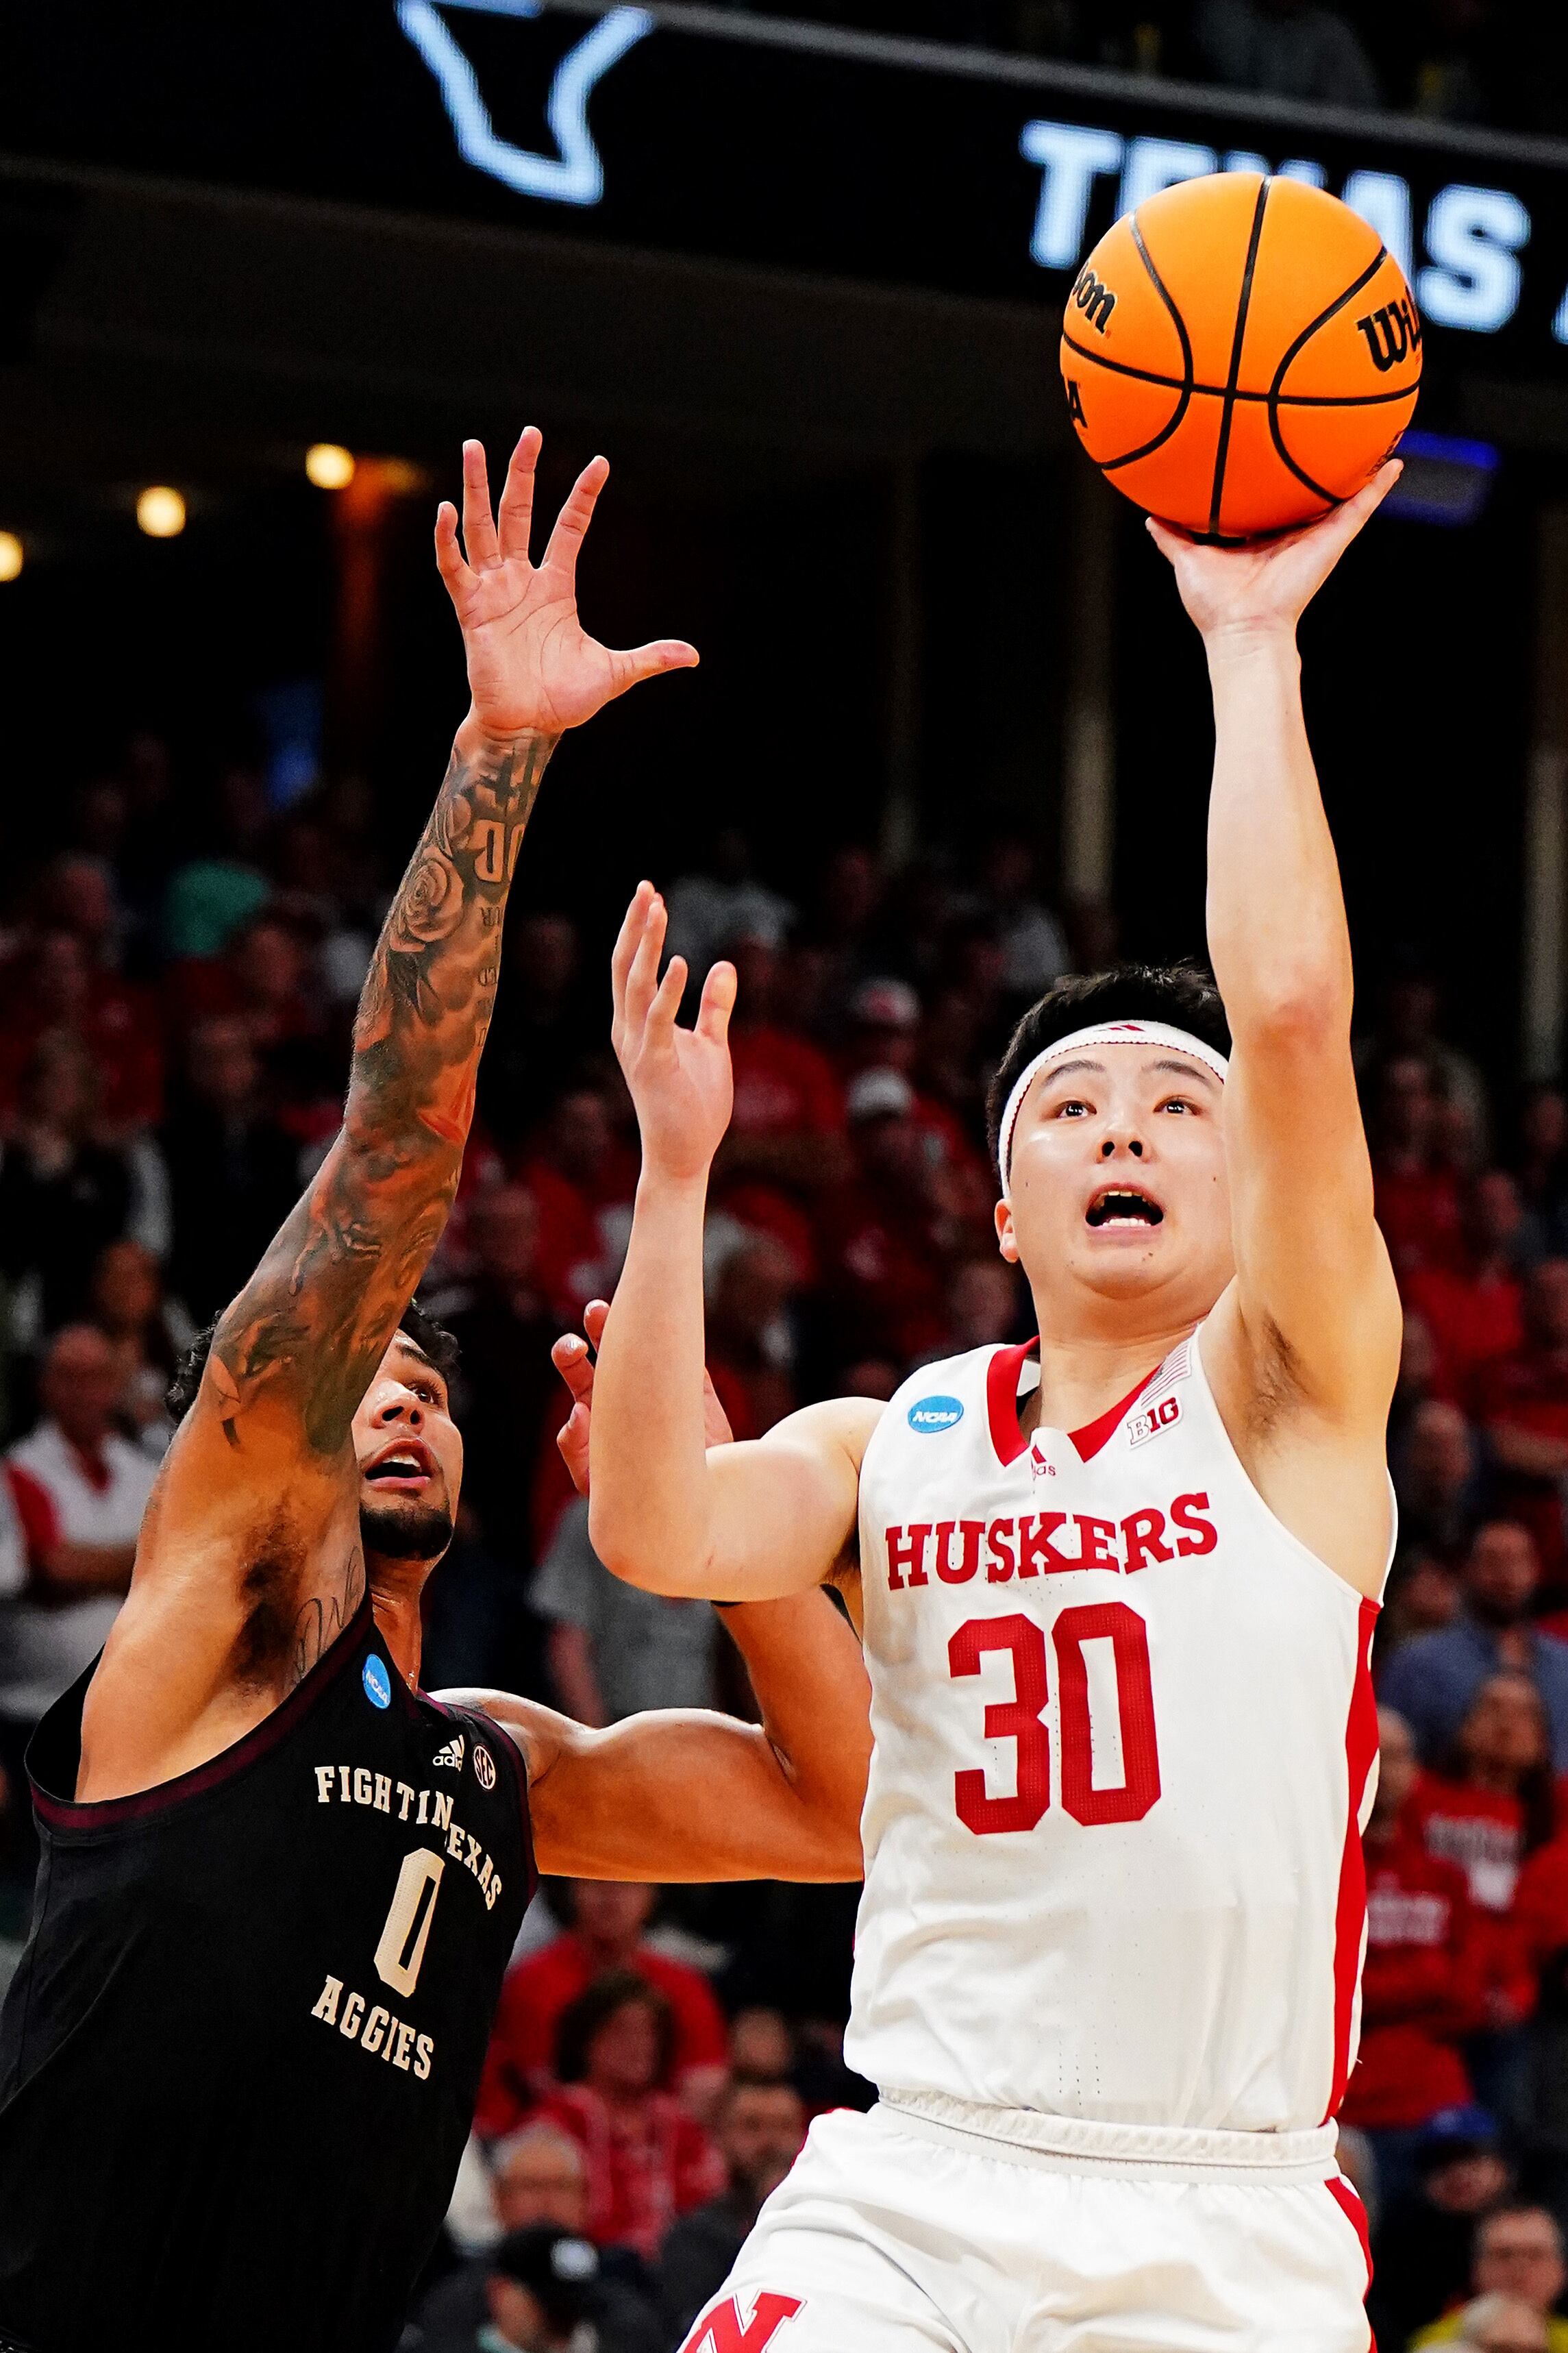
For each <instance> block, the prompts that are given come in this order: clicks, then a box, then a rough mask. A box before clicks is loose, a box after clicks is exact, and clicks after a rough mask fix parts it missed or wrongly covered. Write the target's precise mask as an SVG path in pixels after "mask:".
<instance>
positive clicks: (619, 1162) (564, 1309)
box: [519, 1082, 637, 1323]
mask: <svg viewBox="0 0 1568 2353" xmlns="http://www.w3.org/2000/svg"><path fill="white" fill-rule="evenodd" d="M519 1173H520V1175H521V1177H522V1181H523V1182H524V1184H525V1185H526V1186H527V1187H528V1189H529V1191H530V1192H531V1194H532V1196H533V1198H534V1201H535V1203H536V1204H537V1206H538V1210H539V1250H538V1266H539V1282H540V1287H541V1289H542V1291H543V1293H544V1295H545V1297H546V1299H547V1300H548V1301H549V1303H550V1309H551V1313H552V1314H553V1315H556V1316H559V1317H560V1319H561V1320H562V1322H563V1323H574V1322H575V1321H576V1319H577V1318H578V1316H579V1315H580V1314H582V1311H583V1307H584V1303H585V1302H586V1301H588V1300H589V1299H591V1298H593V1297H594V1296H595V1293H599V1294H601V1295H605V1296H607V1295H608V1293H609V1292H610V1291H611V1290H612V1289H613V1288H614V1283H615V1275H616V1271H618V1268H619V1262H620V1253H621V1251H623V1250H625V1247H626V1234H627V1233H629V1232H630V1230H631V1201H632V1195H633V1194H634V1193H635V1192H636V1190H637V1154H636V1152H635V1151H633V1150H631V1149H629V1148H628V1147H627V1146H626V1145H625V1144H624V1143H623V1142H622V1140H621V1139H620V1137H618V1136H617V1134H616V1129H615V1124H614V1122H613V1120H612V1118H611V1114H610V1107H609V1104H608V1103H607V1102H606V1100H605V1095H604V1093H603V1092H601V1091H600V1089H599V1088H598V1087H597V1086H595V1085H593V1084H590V1083H588V1082H584V1083H582V1084H580V1085H576V1086H572V1087H569V1088H568V1089H567V1090H566V1092H565V1093H564V1094H563V1095H562V1096H560V1097H559V1099H558V1100H557V1101H556V1102H555V1103H553V1104H552V1106H551V1108H550V1111H549V1113H548V1114H547V1116H546V1118H545V1120H544V1122H543V1124H542V1126H541V1127H540V1129H539V1130H538V1132H537V1134H535V1136H534V1138H533V1140H532V1142H531V1145H530V1146H529V1148H528V1150H527V1151H526V1152H525V1153H524V1154H523V1155H522V1160H521V1168H520V1171H519ZM612 1261H613V1263H612Z"/></svg>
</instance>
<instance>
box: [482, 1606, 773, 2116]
mask: <svg viewBox="0 0 1568 2353" xmlns="http://www.w3.org/2000/svg"><path fill="white" fill-rule="evenodd" d="M703 1606H704V1607H706V1604H704V1605H703ZM656 1893H657V1891H656V1890H655V1889H653V1888H651V1887H634V1886H631V1885H629V1884H624V1883H615V1882H610V1881H600V1880H592V1879H579V1880H574V1882H573V1885H572V1926H570V1928H568V1929H567V1930H566V1932H565V1934H564V1935H563V1936H557V1937H555V1938H553V1939H552V1942H551V1943H550V1944H548V1945H546V1946H544V1947H542V1950H541V1951H539V1952H537V1953H531V1954H530V1955H529V1956H528V1957H527V1958H526V1959H525V1960H521V1961H519V1962H517V1963H515V1964H514V1966H513V1967H512V1968H510V1969H509V1970H508V1972H507V1977H506V1982H505V1984H504V1985H503V1986H502V1988H501V1997H500V2007H499V2008H498V2010H497V2011H496V2021H495V2026H494V2029H493V2031H492V2032H491V2035H490V2047H489V2055H488V2056H487V2058H486V2061H485V2073H484V2081H483V2083H482V2084H481V2085H480V2088H479V2106H478V2110H477V2112H476V2116H475V2123H476V2125H477V2127H478V2129H479V2131H480V2132H481V2133H483V2134H484V2135H485V2136H486V2137H492V2136H494V2135H496V2134H498V2133H506V2132H510V2131H511V2130H512V2129H513V2128H514V2127H515V2126H517V2124H518V2123H519V2122H521V2118H522V2117H523V2116H525V2115H526V2113H527V2111H528V2109H529V2107H530V2105H531V2103H532V2101H533V2100H534V2099H535V2098H536V2097H537V2095H538V2094H540V2093H541V2092H542V2090H544V2089H545V2088H546V2087H547V2085H548V2084H549V2081H550V2074H551V2068H552V2062H553V2057H554V2051H555V2042H556V2037H557V2034H558V2032H559V2030H560V2024H561V2021H562V2018H563V2015H564V2013H565V2012H566V2010H568V2009H569V2008H570V2007H571V2005H572V2004H573V2003H574V2001H576V2000H578V1998H579V1997H580V1996H581V1995H582V1994H584V1992H586V1990H587V1989H588V1988H589V1987H590V1986H591V1985H593V1984H595V1982H596V1981H597V1980H598V1979H599V1978H603V1977H606V1976H610V1977H615V1978H625V1977H626V1976H628V1975H633V1976H636V1977H637V1978H641V1979H642V1980H644V1981H645V1982H646V1983H647V1985H649V1986H651V1987H652V1988H653V1989H654V1990H655V1991H656V1992H657V1993H658V1995H659V1997H660V1998H661V2000H663V2001H664V2002H665V2004H666V2005H667V2007H668V2012H669V2017H670V2020H671V2031H670V2047H669V2052H668V2064H667V2066H666V2067H665V2069H664V2071H663V2073H662V2074H661V2075H660V2077H659V2078H658V2081H659V2083H660V2085H661V2087H668V2088H669V2089H672V2090H678V2091H679V2092H680V2093H681V2094H682V2095H683V2097H685V2098H686V2099H688V2100H689V2101H693V2100H694V2101H696V2102H698V2103H699V2104H700V2103H701V2102H702V2101H704V2100H711V2098H712V2096H713V2094H714V2093H715V2092H716V2091H717V2089H718V2087H719V2085H720V2084H721V2082H722V2080H723V2076H724V2073H725V2068H726V2062H727V2058H728V2052H727V2046H726V2040H725V2033H724V2021H723V2017H722V2015H721V2011H720V2009H719V2005H718V2003H717V2002H716V2001H715V2000H714V1999H713V1995H712V1992H711V1989H710V1987H709V1984H708V1980H707V1978H704V1977H703V1976H702V1975H701V1974H700V1971H698V1970H696V1969H693V1968H687V1967H686V1965H685V1964H684V1963H683V1962H680V1961H672V1960H668V1959H667V1958H666V1957H665V1956H664V1955H663V1954H662V1953H658V1952H655V1951H654V1949H653V1948H652V1947H651V1946H650V1945H648V1944H647V1943H646V1942H645V1941H644V1935H643V1932H644V1930H645V1929H646V1928H647V1923H648V1918H649V1915H651V1913H652V1911H653V1906H654V1898H655V1894H656Z"/></svg>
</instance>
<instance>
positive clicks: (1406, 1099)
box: [1373, 1054, 1460, 1281]
mask: <svg viewBox="0 0 1568 2353" xmlns="http://www.w3.org/2000/svg"><path fill="white" fill-rule="evenodd" d="M1439 1110H1440V1103H1439V1098H1438V1096H1437V1093H1436V1088H1435V1086H1434V1082H1433V1074H1432V1071H1431V1068H1430V1065H1429V1064H1428V1062H1427V1061H1426V1058H1425V1057H1424V1056H1423V1055H1420V1054H1396V1055H1394V1056H1391V1057H1390V1059H1389V1060H1387V1061H1386V1062H1385V1063H1384V1066H1383V1069H1382V1071H1381V1073H1380V1077H1379V1084H1378V1090H1377V1104H1376V1116H1375V1127H1376V1133H1377V1150H1376V1152H1375V1153H1374V1155H1373V1191H1374V1199H1375V1205H1376V1209H1377V1221H1378V1224H1379V1225H1380V1226H1381V1227H1382V1229H1383V1233H1384V1240H1385V1241H1386V1242H1387V1244H1388V1250H1389V1255H1390V1257H1391V1258H1392V1259H1393V1261H1394V1271H1395V1272H1396V1273H1397V1274H1398V1275H1399V1276H1400V1278H1401V1280H1402V1281H1403V1280H1404V1279H1405V1277H1406V1276H1407V1275H1409V1274H1411V1273H1413V1272H1414V1271H1415V1269H1416V1268H1417V1267H1426V1266H1445V1265H1449V1264H1451V1263H1452V1262H1453V1261H1454V1259H1455V1257H1456V1256H1457V1255H1458V1249H1459V1228H1460V1218H1459V1185H1458V1178H1457V1177H1456V1176H1455V1175H1454V1173H1453V1171H1452V1170H1451V1169H1449V1168H1446V1167H1443V1166H1439V1165H1438V1163H1437V1160H1436V1151H1435V1146H1436V1134H1437V1125H1438V1113H1439Z"/></svg>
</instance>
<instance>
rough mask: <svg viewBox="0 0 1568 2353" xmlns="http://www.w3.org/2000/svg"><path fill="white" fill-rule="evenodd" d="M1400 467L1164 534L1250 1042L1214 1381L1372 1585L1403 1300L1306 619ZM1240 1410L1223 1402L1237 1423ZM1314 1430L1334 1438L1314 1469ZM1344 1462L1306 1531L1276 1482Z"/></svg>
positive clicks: (1334, 1552) (1216, 870)
mask: <svg viewBox="0 0 1568 2353" xmlns="http://www.w3.org/2000/svg"><path fill="white" fill-rule="evenodd" d="M1397 477H1398V468H1397V466H1393V465H1390V466H1385V467H1384V470H1382V472H1381V473H1380V474H1379V475H1378V476H1377V477H1376V478H1375V479H1374V480H1373V481H1372V482H1371V483H1369V484H1368V486H1367V488H1366V489H1365V490H1364V491H1362V492H1361V493H1360V494H1359V495H1358V496H1357V497H1356V498H1354V499H1352V500H1350V501H1347V502H1346V504H1345V505H1343V506H1342V507H1340V508H1337V509H1336V510H1335V511H1334V512H1333V513H1331V514H1330V515H1328V516H1327V517H1325V518H1324V520H1323V521H1322V522H1319V523H1316V524H1314V525H1313V526H1312V527H1311V528H1310V529H1309V530H1306V531H1301V532H1297V533H1291V534H1290V535H1289V537H1287V538H1284V539H1279V540H1276V541H1272V542H1269V543H1266V544H1261V545H1257V546H1250V547H1242V548H1234V549H1226V548H1215V547H1205V546H1200V545H1197V544H1196V543H1194V542H1192V541H1190V540H1186V539H1184V538H1183V537H1182V536H1181V535H1180V534H1178V533H1173V532H1171V531H1168V530H1166V529H1165V528H1163V526H1162V525H1160V524H1158V523H1151V525H1150V529H1151V531H1152V534H1153V536H1154V538H1155V540H1156V541H1157V543H1158V544H1159V545H1160V547H1161V549H1162V550H1163V553H1164V554H1166V556H1167V557H1168V558H1169V559H1170V562H1171V564H1172V565H1173V568H1174V571H1175V573H1176V577H1177V581H1178V584H1179V586H1180V588H1181V593H1182V597H1183V601H1184V604H1185V606H1186V608H1187V611H1188V613H1189V614H1190V615H1191V617H1192V618H1193V620H1194V622H1195V623H1196V625H1197V627H1198V628H1199V630H1200V631H1201V632H1202V635H1203V638H1204V647H1205V653H1206V655H1207V658H1208V667H1209V677H1210V681H1211V684H1212V687H1213V692H1214V709H1215V767H1214V785H1213V790H1212V793H1211V797H1210V802H1209V836H1208V938H1209V953H1210V955H1211V958H1212V960H1213V964H1214V970H1215V979H1216V980H1217V982H1218V984H1219V990H1220V995H1221V996H1222V997H1223V998H1224V1000H1225V1008H1226V1015H1227V1017H1228V1018H1229V1021H1230V1027H1231V1034H1232V1038H1233V1040H1234V1050H1233V1054H1232V1060H1231V1067H1230V1079H1229V1083H1228V1084H1227V1086H1226V1091H1225V1121H1226V1160H1227V1165H1228V1169H1229V1176H1230V1186H1231V1203H1232V1223H1233V1230H1234V1235H1235V1244H1236V1261H1237V1281H1236V1284H1235V1287H1234V1290H1233V1292H1232V1293H1230V1294H1228V1295H1227V1297H1226V1300H1225V1301H1223V1302H1222V1303H1221V1306H1220V1308H1219V1309H1218V1310H1217V1311H1216V1314H1215V1325H1214V1334H1213V1343H1212V1346H1213V1351H1214V1353H1215V1357H1216V1359H1217V1361H1216V1362H1215V1365H1214V1366H1213V1367H1212V1369H1213V1370H1214V1371H1215V1374H1216V1385H1217V1386H1219V1387H1220V1388H1221V1390H1222V1395H1221V1403H1222V1406H1226V1405H1227V1399H1226V1395H1225V1394H1224V1393H1223V1392H1224V1391H1225V1390H1226V1389H1229V1390H1230V1391H1231V1395H1232V1399H1233V1401H1235V1403H1236V1404H1237V1416H1238V1417H1239V1419H1241V1421H1242V1422H1243V1424H1244V1425H1246V1427H1245V1428H1244V1432H1243V1434H1244V1436H1246V1437H1249V1438H1250V1439H1251V1440H1253V1441H1254V1451H1255V1454H1256V1457H1257V1461H1261V1462H1262V1463H1263V1464H1264V1466H1265V1475H1264V1477H1263V1479H1262V1481H1261V1483H1262V1484H1263V1485H1264V1491H1265V1493H1267V1494H1269V1500H1270V1501H1271V1502H1272V1503H1274V1504H1275V1508H1276V1509H1277V1510H1278V1509H1280V1508H1281V1504H1282V1503H1283V1504H1284V1505H1285V1510H1284V1516H1285V1517H1286V1519H1287V1524H1288V1525H1291V1526H1292V1527H1294V1528H1295V1529H1296V1531H1297V1533H1299V1534H1304V1535H1307V1537H1308V1540H1309V1541H1313V1542H1315V1545H1316V1548H1317V1549H1319V1550H1321V1551H1322V1552H1323V1553H1324V1555H1325V1557H1328V1558H1330V1559H1331V1560H1332V1561H1333V1562H1334V1565H1335V1566H1336V1567H1340V1568H1341V1569H1342V1571H1343V1573H1344V1574H1346V1575H1347V1576H1349V1577H1351V1580H1352V1583H1356V1584H1360V1585H1362V1586H1363V1588H1364V1589H1366V1590H1369V1591H1371V1590H1375V1589H1376V1588H1377V1587H1378V1585H1379V1584H1380V1583H1381V1578H1382V1575H1383V1570H1384V1561H1385V1547H1386V1536H1387V1516H1388V1515H1387V1506H1386V1494H1385V1482H1384V1468H1383V1464H1384V1425H1385V1421H1386V1417H1387V1411H1388V1401H1389V1398H1390V1397H1391V1396H1392V1394H1393V1390H1394V1375H1395V1371H1396V1368H1397V1364H1398V1356H1399V1333H1400V1318H1399V1303H1398V1298H1397V1294H1396V1293H1395V1291H1394V1278H1393V1274H1392V1271H1391V1270H1390V1267H1389V1263H1388V1255H1387V1252H1386V1250H1384V1245H1383V1240H1382V1238H1381V1236H1380V1235H1379V1233H1378V1230H1377V1228H1376V1226H1375V1224H1374V1223H1373V1196H1372V1171H1371V1166H1370V1164H1369V1161H1368V1157H1367V1149H1366V1139H1365V1136H1364V1134H1363V1127H1362V1120H1361V1111H1360V1105H1359V1103H1358V1100H1357V1094H1356V1084H1355V1072H1354V1070H1353V1067H1352V1060H1351V1011H1352V973H1351V952H1350V934H1349V931H1348V928H1347V926H1346V922H1345V910H1344V899H1343V894H1342V890H1341V887H1340V876H1339V867H1338V863H1337V860H1336V859H1335V856H1334V847H1333V842H1332V839H1331V836H1330V832H1329V827H1328V821H1327V818H1325V816H1324V813H1323V805H1322V798H1321V794H1320V791H1319V788H1318V778H1317V773H1316V770H1315V768H1314V766H1313V764H1312V754H1311V750H1310V745H1309V744H1308V741H1307V731H1306V725H1305V722H1304V720H1303V717H1302V712H1301V691H1300V658H1299V655H1298V653H1297V648H1296V627H1297V623H1298V621H1299V620H1300V616H1301V614H1302V612H1303V611H1304V610H1305V608H1306V607H1307V605H1308V604H1309V603H1310V600H1311V598H1312V596H1314V595H1315V594H1316V592H1317V590H1318V589H1319V588H1320V587H1321V586H1322V583H1323V582H1324V580H1326V579H1327V577H1328V575H1329V574H1330V573H1331V571H1332V569H1333V567H1334V565H1336V564H1337V563H1338V561H1339V559H1340V557H1341V556H1342V554H1343V553H1344V551H1345V549H1346V548H1347V547H1348V546H1349V545H1350V543H1351V542H1352V539H1354V537H1355V536H1356V534H1357V533H1358V532H1359V531H1360V530H1361V529H1362V527H1363V524H1364V523H1365V522H1366V521H1367V520H1368V518H1369V517H1370V516H1371V514H1372V513H1373V511H1374V510H1375V508H1376V507H1377V505H1378V503H1379V501H1381V500H1382V499H1383V497H1384V495H1385V494H1386V492H1387V491H1389V490H1390V489H1391V488H1392V486H1393V484H1394V481H1395V480H1397ZM1237 1416H1233V1414H1232V1412H1231V1411H1230V1410H1229V1409H1228V1408H1227V1415H1226V1418H1227V1420H1228V1419H1236V1418H1237ZM1304 1427H1305V1428H1307V1429H1308V1430H1309V1431H1310V1433H1311V1434H1312V1435H1313V1437H1314V1438H1315V1439H1316V1440H1321V1441H1322V1444H1321V1448H1320V1450H1319V1452H1318V1454H1317V1456H1316V1458H1315V1459H1314V1460H1312V1461H1310V1464H1309V1461H1308V1460H1307V1458H1306V1457H1305V1456H1303V1453H1302V1450H1301V1447H1300V1442H1299V1440H1300V1431H1301V1430H1302V1429H1303V1428H1304ZM1277 1439H1279V1440H1280V1442H1279V1443H1278V1444H1277V1443H1276V1442H1275V1441H1276V1440H1277ZM1324 1450H1326V1451H1324ZM1246 1451H1247V1448H1246V1447H1245V1446H1244V1453H1245V1452H1246ZM1287 1455H1288V1456H1289V1458H1290V1461H1289V1463H1287V1462H1286V1461H1285V1459H1284V1458H1285V1457H1286V1456H1287ZM1331 1460H1332V1461H1337V1464H1338V1468H1339V1472H1340V1473H1341V1474H1342V1473H1343V1472H1346V1471H1347V1470H1348V1471H1350V1472H1352V1476H1351V1477H1350V1479H1349V1480H1348V1482H1347V1481H1346V1480H1345V1479H1344V1478H1343V1476H1341V1478H1340V1481H1339V1484H1340V1489H1341V1495H1342V1504H1340V1505H1339V1506H1336V1505H1335V1504H1332V1503H1330V1504H1327V1505H1326V1506H1325V1505H1323V1504H1319V1505H1317V1506H1311V1505H1309V1506H1308V1508H1307V1511H1306V1519H1307V1523H1308V1525H1307V1526H1306V1527H1303V1526H1302V1525H1301V1519H1302V1513H1301V1511H1300V1509H1299V1508H1298V1499H1296V1498H1295V1497H1293V1496H1291V1495H1289V1493H1287V1494H1285V1495H1283V1496H1281V1495H1280V1494H1279V1493H1269V1483H1270V1480H1272V1481H1273V1482H1275V1483H1276V1485H1278V1483H1279V1481H1280V1480H1281V1478H1283V1479H1284V1483H1285V1486H1286V1488H1287V1489H1289V1486H1290V1485H1291V1483H1292V1478H1293V1477H1294V1475H1296V1474H1298V1473H1299V1474H1300V1478H1301V1480H1302V1482H1303V1483H1306V1482H1307V1481H1308V1480H1309V1479H1311V1480H1317V1481H1321V1476H1322V1474H1323V1472H1325V1471H1328V1470H1330V1469H1331ZM1257 1461H1255V1462H1254V1463H1252V1464H1249V1467H1253V1468H1255V1470H1256V1468H1257ZM1357 1473H1364V1477H1362V1476H1358V1475H1354V1474H1357ZM1363 1489H1364V1492H1363ZM1314 1513H1315V1514H1316V1516H1315V1517H1314ZM1342 1517H1344V1518H1345V1519H1346V1520H1347V1521H1353V1525H1347V1526H1345V1527H1343V1528H1342V1527H1341V1525H1340V1520H1341V1518H1342Z"/></svg>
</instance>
